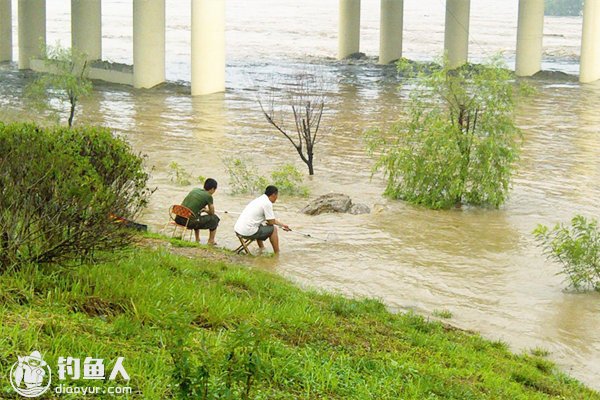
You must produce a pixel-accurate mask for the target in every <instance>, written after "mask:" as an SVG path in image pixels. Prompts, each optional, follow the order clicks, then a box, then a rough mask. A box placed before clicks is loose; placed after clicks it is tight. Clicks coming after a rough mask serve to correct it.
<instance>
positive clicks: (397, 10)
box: [379, 0, 404, 64]
mask: <svg viewBox="0 0 600 400" xmlns="http://www.w3.org/2000/svg"><path fill="white" fill-rule="evenodd" d="M403 22H404V0H381V23H380V32H379V64H389V63H390V62H392V61H395V60H398V59H399V58H401V57H402V27H403Z"/></svg>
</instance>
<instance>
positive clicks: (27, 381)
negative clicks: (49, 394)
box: [10, 350, 52, 398]
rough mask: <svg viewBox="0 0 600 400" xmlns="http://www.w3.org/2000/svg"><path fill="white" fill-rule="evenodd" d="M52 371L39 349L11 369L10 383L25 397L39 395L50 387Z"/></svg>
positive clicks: (19, 359)
mask: <svg viewBox="0 0 600 400" xmlns="http://www.w3.org/2000/svg"><path fill="white" fill-rule="evenodd" d="M51 379H52V372H51V371H50V367H49V366H48V364H47V363H46V362H45V361H44V359H43V358H42V355H41V354H40V352H39V351H37V350H36V351H33V352H32V353H31V354H30V355H28V356H25V357H18V361H17V362H16V363H14V364H13V366H12V367H11V369H10V384H11V385H12V387H13V389H15V391H16V392H17V393H18V394H20V395H21V396H23V397H29V398H33V397H38V396H41V395H42V394H44V393H45V392H46V391H47V390H48V389H49V388H50V381H51Z"/></svg>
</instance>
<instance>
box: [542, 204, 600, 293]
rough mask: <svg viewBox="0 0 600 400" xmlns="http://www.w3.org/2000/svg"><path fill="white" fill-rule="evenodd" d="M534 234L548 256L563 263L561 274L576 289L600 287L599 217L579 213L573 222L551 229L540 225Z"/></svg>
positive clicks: (599, 288) (598, 288) (599, 289)
mask: <svg viewBox="0 0 600 400" xmlns="http://www.w3.org/2000/svg"><path fill="white" fill-rule="evenodd" d="M533 234H534V235H535V238H536V239H537V241H538V243H539V245H540V246H541V247H542V249H543V251H544V254H545V255H546V257H548V259H550V260H554V261H557V262H558V263H560V264H562V271H561V272H560V273H561V274H564V275H566V276H567V277H568V279H569V282H570V283H571V285H572V286H573V287H574V288H575V289H576V290H585V289H590V288H593V289H595V290H597V291H600V227H598V220H596V219H594V218H589V219H588V218H586V217H584V216H582V215H576V216H575V217H573V219H572V220H571V224H570V225H567V224H556V225H555V226H554V228H552V229H550V228H548V227H547V226H544V225H538V226H537V228H536V229H535V230H534V231H533Z"/></svg>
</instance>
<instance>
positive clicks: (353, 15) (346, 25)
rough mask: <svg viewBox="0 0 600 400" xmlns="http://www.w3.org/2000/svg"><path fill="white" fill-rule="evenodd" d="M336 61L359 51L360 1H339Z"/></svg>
mask: <svg viewBox="0 0 600 400" xmlns="http://www.w3.org/2000/svg"><path fill="white" fill-rule="evenodd" d="M339 7H340V11H339V37H338V60H343V59H344V58H347V57H349V56H351V55H352V54H355V53H358V52H359V51H360V0H340V3H339Z"/></svg>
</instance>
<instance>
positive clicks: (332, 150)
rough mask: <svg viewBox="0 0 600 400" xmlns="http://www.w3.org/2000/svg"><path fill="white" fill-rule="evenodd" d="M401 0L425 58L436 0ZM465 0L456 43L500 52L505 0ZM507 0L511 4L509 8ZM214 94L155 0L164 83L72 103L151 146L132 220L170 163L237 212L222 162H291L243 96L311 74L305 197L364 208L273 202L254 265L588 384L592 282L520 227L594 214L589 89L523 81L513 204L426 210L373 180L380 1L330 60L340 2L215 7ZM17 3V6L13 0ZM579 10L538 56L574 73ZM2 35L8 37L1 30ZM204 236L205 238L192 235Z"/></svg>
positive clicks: (166, 194) (597, 345)
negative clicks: (274, 237) (314, 79)
mask: <svg viewBox="0 0 600 400" xmlns="http://www.w3.org/2000/svg"><path fill="white" fill-rule="evenodd" d="M47 3H48V32H49V34H48V35H49V42H51V43H52V42H53V41H55V40H57V39H60V40H61V41H62V42H63V43H68V34H69V33H68V29H69V28H68V26H69V24H68V18H69V17H68V4H67V3H69V2H59V1H57V0H48V1H47ZM413 3H414V2H406V15H405V46H404V48H405V55H406V56H407V57H409V58H414V59H431V58H433V57H435V56H436V55H437V54H439V52H440V51H441V47H442V45H443V20H444V14H443V10H444V8H443V2H442V1H441V0H438V1H434V0H427V1H421V2H418V5H417V4H416V3H414V4H413ZM504 3H505V2H502V4H503V6H502V7H500V6H498V4H499V2H493V1H491V0H481V1H472V7H473V8H472V12H471V15H472V25H471V43H470V49H471V54H472V58H473V59H474V60H477V59H481V58H483V57H485V56H489V55H490V54H492V53H494V52H497V51H503V52H504V55H505V58H506V60H507V62H508V64H509V65H511V63H514V40H515V38H516V15H517V2H516V1H514V2H507V3H508V4H504ZM513 3H514V4H513ZM227 4H228V6H227V7H228V8H227V15H228V26H227V41H228V66H227V68H228V69H227V92H226V93H225V94H217V95H213V96H206V97H202V98H191V97H190V96H189V83H187V82H186V81H188V80H189V9H188V8H186V7H175V6H174V1H167V20H168V22H167V78H168V79H169V80H170V82H171V83H168V84H167V85H164V86H162V87H159V88H156V89H153V90H133V89H131V88H126V87H122V86H118V85H109V84H99V85H98V86H97V87H96V92H95V94H94V95H93V96H92V97H91V98H88V99H86V100H85V101H84V102H83V104H82V109H81V111H80V114H79V115H80V119H79V122H90V123H99V124H104V125H107V126H111V127H113V128H114V129H115V130H116V131H117V132H119V133H120V134H122V135H124V136H125V137H126V138H127V139H128V140H129V141H130V142H131V143H132V145H133V147H134V148H135V149H136V150H138V151H141V152H143V153H145V154H147V155H148V164H149V165H150V166H152V167H153V168H154V169H153V173H152V182H151V184H152V185H153V186H156V187H158V190H157V191H156V193H155V194H154V196H153V198H152V201H151V203H150V205H149V207H148V209H147V210H146V212H145V213H144V215H142V217H141V221H142V222H144V223H147V224H149V225H150V227H151V229H153V230H159V229H160V228H161V227H162V225H163V224H164V222H165V221H166V218H167V208H168V206H169V205H170V204H172V203H176V202H179V201H181V199H182V198H183V197H184V196H185V194H186V193H187V191H188V190H189V187H180V186H177V185H176V184H174V183H173V182H172V181H171V180H170V177H169V171H170V170H169V164H170V163H172V162H177V163H179V164H180V165H181V166H182V167H183V168H184V169H186V170H187V171H189V172H191V173H192V174H193V175H204V176H212V177H214V178H216V179H217V180H218V181H219V183H220V186H219V190H218V192H217V194H216V196H215V200H216V205H217V209H218V210H221V211H224V210H229V211H240V210H241V209H242V207H243V206H244V205H245V203H246V202H247V201H248V200H250V199H251V196H233V195H231V194H230V189H229V187H228V175H227V173H226V171H225V168H224V165H223V162H222V160H223V159H224V158H226V157H238V156H245V157H247V158H249V159H251V160H252V161H253V162H254V163H255V164H256V165H257V167H258V169H259V171H261V173H263V174H267V173H268V172H270V171H272V170H273V169H275V168H277V167H278V166H280V165H282V164H283V163H285V162H288V161H292V162H294V163H295V164H296V165H297V167H298V168H299V169H300V170H302V171H304V169H303V168H304V167H303V165H302V164H301V163H300V162H299V160H298V159H297V157H296V156H295V155H294V152H293V149H292V148H291V147H290V145H289V143H287V142H286V140H284V139H283V138H282V137H280V136H278V135H277V134H276V133H275V132H274V131H273V130H272V129H270V127H269V126H268V125H267V124H266V123H265V121H264V120H263V119H262V117H261V114H260V110H259V108H258V107H257V104H256V96H257V93H258V91H259V90H260V89H261V88H264V87H266V86H268V85H270V84H272V82H273V81H274V80H282V79H283V80H285V79H286V78H287V77H292V78H293V76H295V74H297V73H300V72H303V71H307V70H308V71H318V72H319V73H320V74H321V75H322V76H323V77H324V78H325V79H326V81H327V82H328V86H327V89H326V90H327V92H328V95H329V102H328V104H327V113H326V115H325V119H324V126H325V127H326V128H327V130H328V131H327V133H326V135H324V137H323V140H322V142H321V143H320V144H319V146H318V148H317V160H316V176H315V177H313V178H309V179H307V181H308V186H309V187H310V189H311V192H312V194H313V195H319V194H324V193H328V192H344V193H347V194H349V195H350V196H351V197H352V198H353V199H354V200H355V201H357V202H363V203H366V204H367V205H369V206H370V207H371V208H372V210H373V212H372V213H371V214H369V215H359V216H353V215H321V216H316V217H309V216H305V215H302V214H299V213H298V212H297V211H298V209H300V208H301V207H302V206H303V205H304V204H305V200H301V199H293V198H286V197H285V195H283V196H282V197H281V198H280V201H279V202H278V203H277V204H276V207H275V208H276V211H277V214H278V217H279V218H280V219H281V220H283V221H284V222H287V223H289V224H290V225H291V226H292V227H293V228H295V229H296V230H298V231H302V232H306V233H310V234H311V235H312V236H314V237H316V238H320V239H328V240H327V241H323V240H317V239H314V238H309V237H305V236H302V235H299V234H293V233H282V235H281V236H282V247H283V253H282V254H281V256H280V257H279V258H258V259H257V260H256V264H257V265H259V266H260V267H261V268H265V269H267V270H271V271H274V272H277V273H279V274H282V275H284V276H286V277H289V278H290V279H292V280H293V281H295V282H298V283H299V284H301V285H305V286H307V287H313V288H315V287H316V288H321V289H324V290H331V291H336V292H340V293H343V294H346V295H349V296H359V297H360V296H368V297H376V298H379V299H381V300H382V301H383V302H384V303H385V304H387V305H388V306H389V307H390V308H391V309H392V310H398V311H404V310H414V311H416V312H419V313H422V314H424V315H427V316H432V314H433V312H434V310H448V311H450V312H452V315H453V317H452V319H451V320H450V322H451V323H453V324H455V325H457V326H459V327H462V328H465V329H472V330H476V331H479V332H481V333H482V334H483V335H484V336H485V337H488V338H491V339H500V340H503V341H506V342H508V343H509V344H510V345H511V346H512V348H513V349H514V350H516V351H525V350H527V349H531V348H536V347H539V348H544V349H547V350H549V351H550V358H551V359H553V360H554V361H556V362H558V364H559V365H560V366H561V367H562V368H563V369H564V370H565V371H567V372H569V373H570V374H572V375H573V376H574V377H577V378H579V379H581V380H583V381H585V382H586V383H587V384H589V385H592V386H593V387H595V388H597V389H598V388H600V383H599V382H600V379H598V377H599V376H600V294H599V293H573V292H570V291H566V290H564V289H563V288H564V287H565V284H564V282H563V278H562V277H561V276H559V275H556V273H557V272H559V270H560V267H559V266H558V265H557V264H554V263H551V262H548V261H546V260H545V258H544V257H543V256H542V255H541V251H540V249H539V248H538V247H536V244H535V242H534V240H533V237H532V235H531V231H532V230H533V229H534V228H535V226H536V225H537V224H538V223H544V224H553V223H555V222H559V221H568V220H569V219H570V218H571V217H572V216H573V215H574V214H576V213H581V214H584V215H588V216H593V217H596V218H598V217H600V205H599V203H598V198H599V197H600V184H599V179H600V158H599V156H600V113H599V112H598V110H600V84H590V85H580V84H579V83H577V81H576V79H571V78H568V77H567V78H564V77H559V78H555V77H552V78H541V79H536V80H531V81H530V83H531V84H532V85H533V86H534V87H535V88H536V89H537V94H536V95H534V96H533V97H532V98H530V99H529V100H527V101H526V102H525V103H523V104H521V105H520V106H519V108H518V111H517V123H518V125H519V126H520V127H521V128H522V129H523V131H524V143H523V154H522V157H521V160H520V161H519V163H518V166H517V172H516V175H515V179H514V184H513V189H512V192H511V196H510V199H509V201H508V202H507V203H506V205H505V206H503V207H501V208H500V209H499V210H478V209H463V210H451V211H430V210H425V209H422V208H419V207H413V206H410V205H407V204H405V203H403V202H399V201H393V200H388V199H386V198H384V197H382V195H381V193H382V192H383V189H384V182H383V180H382V177H381V176H380V175H375V176H374V177H373V178H371V166H372V160H371V159H370V158H369V157H368V156H367V155H366V153H365V148H364V142H363V140H362V133H363V132H364V131H365V130H366V129H368V128H370V127H375V126H385V125H387V124H389V123H390V122H392V121H394V120H395V119H396V118H397V115H398V110H399V109H400V107H402V101H401V94H400V93H399V92H398V89H397V80H396V77H395V74H394V70H393V68H390V67H380V66H377V65H375V64H374V61H375V59H374V57H373V56H375V55H376V53H377V35H378V12H379V11H378V2H376V1H363V28H362V38H361V39H362V42H361V43H362V48H363V51H365V52H366V53H367V55H368V56H370V57H371V58H369V59H367V60H366V61H361V62H357V63H343V62H342V63H340V62H336V61H334V60H333V59H332V58H331V57H332V56H334V55H335V52H336V43H337V40H336V29H337V28H336V18H337V9H336V7H337V6H336V4H337V2H334V1H330V2H319V1H316V0H307V1H305V2H303V3H302V4H300V3H297V2H279V3H278V4H274V3H272V2H270V1H267V0H257V1H255V2H253V3H252V6H248V5H247V3H244V2H242V1H241V0H236V1H230V2H228V3H227ZM103 7H104V22H103V24H104V25H103V29H104V41H103V45H104V49H103V51H104V57H105V59H108V60H110V61H116V62H129V63H131V21H130V16H131V10H130V8H131V6H130V4H127V2H124V1H119V0H113V1H105V2H103ZM15 9H16V7H15ZM580 31H581V18H548V19H547V20H546V26H545V37H544V68H545V69H551V70H557V71H562V72H565V73H569V74H574V73H576V72H577V70H578V65H577V58H578V51H579V40H580V39H579V38H580ZM15 36H16V35H15ZM29 79H30V76H29V74H27V73H23V72H18V71H17V70H16V67H15V66H14V65H13V64H2V65H1V66H0V82H1V84H0V94H1V96H0V105H1V108H0V117H2V118H3V119H7V120H13V119H36V118H40V117H39V116H37V115H36V113H35V112H34V111H33V110H32V109H31V107H30V105H29V104H27V103H26V102H25V101H23V100H22V98H21V93H22V89H23V87H24V85H25V84H26V83H27V82H28V80H29ZM221 217H222V224H221V227H220V229H219V232H218V241H219V242H220V245H222V246H224V247H229V248H233V247H234V246H235V245H236V239H235V237H234V236H233V232H232V227H233V224H234V222H235V217H234V216H232V215H227V214H222V215H221ZM204 240H206V237H204Z"/></svg>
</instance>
